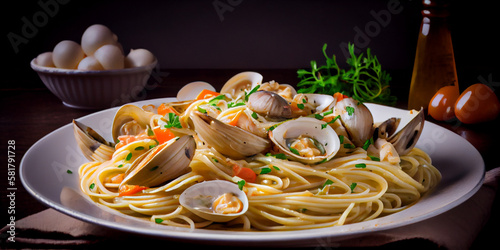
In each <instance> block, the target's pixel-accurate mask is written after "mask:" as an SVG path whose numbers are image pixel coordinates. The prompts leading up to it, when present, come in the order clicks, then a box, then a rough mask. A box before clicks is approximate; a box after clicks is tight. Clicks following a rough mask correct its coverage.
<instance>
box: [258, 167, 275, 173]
mask: <svg viewBox="0 0 500 250" xmlns="http://www.w3.org/2000/svg"><path fill="white" fill-rule="evenodd" d="M271 171H273V170H272V169H271V168H263V169H261V170H260V174H269V173H271Z"/></svg>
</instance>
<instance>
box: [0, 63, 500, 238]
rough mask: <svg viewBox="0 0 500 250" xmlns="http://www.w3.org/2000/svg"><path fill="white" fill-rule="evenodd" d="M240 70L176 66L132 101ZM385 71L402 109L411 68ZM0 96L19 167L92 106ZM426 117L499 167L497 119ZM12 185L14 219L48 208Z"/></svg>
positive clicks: (288, 74) (24, 94)
mask: <svg viewBox="0 0 500 250" xmlns="http://www.w3.org/2000/svg"><path fill="white" fill-rule="evenodd" d="M240 71H241V70H226V69H214V70H193V69H177V70H168V71H161V72H160V73H159V74H158V75H159V76H161V78H158V77H157V78H156V79H153V78H152V79H150V83H149V84H148V86H149V87H148V90H146V91H145V92H143V93H142V94H141V96H140V98H136V99H133V100H131V101H139V100H144V99H154V98H161V97H172V96H175V95H176V93H177V91H178V90H179V89H180V88H181V87H182V86H183V85H184V84H186V83H189V82H191V81H197V80H202V81H207V82H209V83H211V84H212V85H214V86H215V87H216V88H217V89H220V86H222V84H223V83H224V82H225V81H226V80H227V79H229V78H230V77H231V76H233V75H235V74H237V73H239V72H240ZM255 71H257V72H259V73H261V74H262V75H263V76H264V81H269V80H276V81H278V82H279V83H288V84H291V85H295V84H296V83H297V82H298V80H297V75H296V70H292V69H274V70H269V69H268V70H259V69H255ZM390 73H391V75H392V76H393V80H392V82H391V89H392V91H393V93H395V94H396V95H397V96H398V103H397V105H396V106H397V107H400V108H406V101H407V93H408V89H409V83H410V78H411V72H408V71H398V72H390ZM0 98H1V99H0V103H1V107H2V108H1V120H0V131H1V133H0V137H1V140H0V142H1V143H2V148H3V149H5V151H7V144H8V141H9V140H14V141H15V154H16V155H15V160H16V163H17V164H16V166H19V165H18V164H19V163H20V161H21V159H22V157H23V156H24V154H25V153H26V151H27V150H28V149H29V148H30V147H31V145H33V144H34V143H35V142H36V141H38V140H39V139H41V138H42V137H44V136H45V135H47V134H48V133H50V132H52V131H54V130H55V129H57V128H59V127H61V126H63V125H66V124H68V123H70V122H71V121H72V119H75V118H78V117H81V116H85V115H88V114H91V113H93V112H95V111H96V110H79V109H72V108H68V107H66V106H64V105H63V104H62V103H61V101H60V100H59V99H58V98H57V97H56V96H54V95H53V94H52V93H50V92H49V90H48V89H46V88H44V87H40V88H36V89H8V90H5V89H4V90H0ZM427 119H428V120H429V121H432V122H435V123H437V124H438V125H441V126H443V127H445V128H447V129H450V130H452V131H454V132H455V133H457V134H458V135H460V136H462V137H464V138H465V139H467V140H468V141H469V142H471V143H472V144H473V145H474V146H475V147H476V148H477V149H478V150H479V152H480V153H481V155H482V156H483V159H484V161H485V164H486V170H489V169H492V168H495V167H498V166H500V164H499V163H498V161H497V160H496V155H497V154H498V149H500V146H498V145H499V144H498V142H500V133H499V132H498V128H499V127H500V119H497V120H496V121H493V122H488V123H483V124H477V125H464V124H460V123H457V122H436V121H434V120H433V119H432V118H430V117H427ZM5 151H4V152H3V153H2V154H3V156H2V159H5V160H3V162H4V163H5V162H7V160H6V158H3V157H6V154H7V152H5ZM0 176H2V179H1V180H0V193H1V202H2V203H1V204H2V206H1V209H0V211H1V212H0V215H1V216H0V218H1V223H2V225H6V224H7V223H9V221H8V220H9V216H8V215H7V210H8V209H7V208H8V197H7V194H8V190H7V187H8V181H7V164H4V167H2V168H0ZM15 187H16V188H17V191H16V207H15V212H16V214H15V217H16V219H17V220H18V219H21V218H23V217H26V216H28V215H30V214H33V213H36V212H39V211H42V210H44V209H46V208H47V207H46V206H45V205H43V204H41V203H40V202H38V201H37V200H36V199H35V198H33V197H32V196H31V195H30V194H29V193H27V191H26V190H25V189H24V187H23V185H22V183H21V181H20V178H19V172H18V171H17V169H16V182H15ZM498 200H499V198H498V197H497V199H496V201H495V204H494V207H493V209H496V210H497V211H498V209H499V208H500V206H499V205H498V203H499V202H498ZM499 222H500V218H499V216H498V215H496V214H495V213H493V214H492V216H491V218H490V220H489V221H488V223H487V224H486V225H485V227H484V229H483V230H482V231H481V233H480V234H479V236H478V237H477V239H476V241H475V243H474V247H480V246H487V244H488V245H489V244H491V243H489V242H493V240H494V238H493V237H494V236H493V234H492V232H493V231H494V229H496V228H497V225H498V223H499ZM410 244H412V245H414V244H420V245H421V246H428V243H426V242H423V241H422V242H421V241H418V240H416V241H411V242H405V243H397V244H396V245H393V246H405V245H410Z"/></svg>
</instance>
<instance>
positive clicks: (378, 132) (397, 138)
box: [373, 108, 425, 155]
mask: <svg viewBox="0 0 500 250" xmlns="http://www.w3.org/2000/svg"><path fill="white" fill-rule="evenodd" d="M403 118H404V120H402V119H401V118H390V119H388V120H386V121H384V122H382V123H381V124H379V125H378V126H376V127H375V129H374V132H373V139H374V140H376V139H377V138H381V139H386V140H387V141H388V142H390V143H392V145H393V146H394V148H395V149H396V152H398V154H399V155H406V154H408V153H409V152H410V151H411V150H412V149H413V147H415V144H417V141H418V139H419V138H420V134H422V130H423V128H424V122H425V116H424V111H423V109H422V108H421V109H420V111H416V110H411V111H409V112H408V116H407V117H403ZM401 124H405V125H404V126H400V125H401Z"/></svg>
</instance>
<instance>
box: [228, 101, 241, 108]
mask: <svg viewBox="0 0 500 250" xmlns="http://www.w3.org/2000/svg"><path fill="white" fill-rule="evenodd" d="M244 105H245V102H237V103H234V102H229V103H228V104H227V108H228V109H230V108H234V107H238V106H244Z"/></svg>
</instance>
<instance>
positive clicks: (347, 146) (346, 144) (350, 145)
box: [343, 143, 356, 148]
mask: <svg viewBox="0 0 500 250" xmlns="http://www.w3.org/2000/svg"><path fill="white" fill-rule="evenodd" d="M343 145H344V148H356V146H354V145H352V144H350V143H344V144H343Z"/></svg>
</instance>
